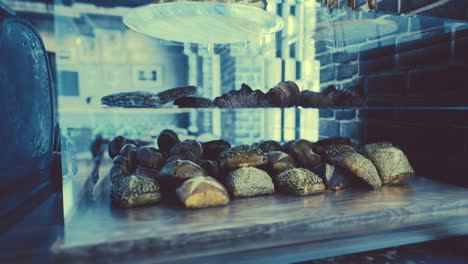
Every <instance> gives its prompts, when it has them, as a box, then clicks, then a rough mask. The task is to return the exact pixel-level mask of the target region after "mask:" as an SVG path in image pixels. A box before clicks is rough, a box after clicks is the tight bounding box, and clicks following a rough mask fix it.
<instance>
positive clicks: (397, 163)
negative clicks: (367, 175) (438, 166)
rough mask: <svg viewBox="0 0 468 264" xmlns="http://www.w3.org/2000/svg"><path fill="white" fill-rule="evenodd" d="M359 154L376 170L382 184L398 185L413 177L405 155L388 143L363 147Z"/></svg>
mask: <svg viewBox="0 0 468 264" xmlns="http://www.w3.org/2000/svg"><path fill="white" fill-rule="evenodd" d="M361 152H362V154H363V155H364V156H365V157H366V158H368V159H370V160H371V161H372V163H373V164H374V165H375V167H376V168H377V171H378V172H379V176H380V179H381V180H382V184H387V183H399V182H402V181H404V180H407V179H409V178H411V177H413V176H414V175H415V172H414V170H413V168H412V167H411V164H410V163H409V161H408V158H407V157H406V155H405V153H404V152H403V151H402V150H401V149H399V148H398V147H396V146H394V145H393V144H392V143H390V142H379V143H372V144H367V145H364V146H363V147H362V150H361Z"/></svg>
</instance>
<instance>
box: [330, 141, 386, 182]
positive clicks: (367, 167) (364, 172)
mask: <svg viewBox="0 0 468 264" xmlns="http://www.w3.org/2000/svg"><path fill="white" fill-rule="evenodd" d="M325 155H326V156H327V159H328V160H329V162H330V163H331V164H332V165H335V166H338V167H341V168H343V169H345V170H347V171H349V172H351V173H352V174H353V175H355V176H356V177H357V178H359V179H361V180H362V181H363V182H364V183H366V184H367V185H368V186H370V187H371V188H372V189H374V190H375V189H378V188H380V186H382V181H381V179H380V177H379V174H378V172H377V169H376V168H375V166H374V164H373V163H372V161H370V160H369V159H367V158H366V157H364V156H363V155H361V154H359V153H357V152H355V151H354V149H353V148H352V147H351V146H348V145H330V146H328V147H327V149H326V150H325Z"/></svg>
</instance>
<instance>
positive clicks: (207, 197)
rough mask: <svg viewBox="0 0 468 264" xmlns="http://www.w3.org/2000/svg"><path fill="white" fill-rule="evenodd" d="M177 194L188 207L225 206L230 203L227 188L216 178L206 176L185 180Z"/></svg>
mask: <svg viewBox="0 0 468 264" xmlns="http://www.w3.org/2000/svg"><path fill="white" fill-rule="evenodd" d="M177 196H178V198H179V200H180V201H181V202H182V204H184V206H185V207H187V208H206V207H214V206H223V205H227V204H228V203H229V195H228V193H227V190H226V188H224V186H223V185H221V183H219V182H218V181H216V180H215V179H213V178H211V177H204V176H198V177H195V178H192V179H190V180H187V181H185V182H184V183H183V184H182V185H181V186H180V187H179V188H177Z"/></svg>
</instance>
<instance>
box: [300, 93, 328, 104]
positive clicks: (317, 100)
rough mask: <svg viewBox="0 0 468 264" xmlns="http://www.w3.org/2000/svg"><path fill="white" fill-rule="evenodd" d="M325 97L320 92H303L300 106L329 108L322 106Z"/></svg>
mask: <svg viewBox="0 0 468 264" xmlns="http://www.w3.org/2000/svg"><path fill="white" fill-rule="evenodd" d="M325 97H326V96H325V95H324V94H322V93H318V92H313V91H307V90H304V91H302V92H301V99H300V106H302V107H327V106H326V105H322V103H323V102H324V99H325Z"/></svg>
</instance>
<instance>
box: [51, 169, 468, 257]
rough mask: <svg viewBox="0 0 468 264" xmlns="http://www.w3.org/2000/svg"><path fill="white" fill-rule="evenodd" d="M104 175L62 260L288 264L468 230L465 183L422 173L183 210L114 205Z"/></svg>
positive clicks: (72, 228)
mask: <svg viewBox="0 0 468 264" xmlns="http://www.w3.org/2000/svg"><path fill="white" fill-rule="evenodd" d="M108 187H109V184H108V182H107V180H104V181H103V182H102V183H101V184H100V187H99V189H100V190H102V193H101V195H100V197H99V199H98V200H96V201H95V202H94V203H93V204H92V205H91V207H89V208H88V209H87V210H85V211H83V212H77V214H76V216H75V217H74V218H73V219H72V221H71V222H70V223H69V224H68V225H67V226H66V227H65V238H64V240H63V241H57V242H56V243H55V245H54V246H53V247H52V252H53V254H54V256H55V259H56V260H57V261H59V262H66V263H70V262H83V261H99V262H111V263H116V262H118V261H121V262H122V263H126V262H127V261H130V259H131V263H140V261H141V263H148V260H149V259H151V263H163V262H171V263H172V262H180V263H191V261H193V262H196V263H220V262H221V261H222V262H223V263H265V262H266V261H269V262H271V263H278V262H281V263H286V262H295V261H304V260H310V259H316V258H323V257H328V256H333V255H342V254H348V253H354V252H358V251H365V250H372V249H376V248H383V247H391V246H397V245H402V244H408V243H415V242H421V241H427V240H432V239H438V238H442V237H445V236H453V235H462V234H467V233H468V189H465V188H461V187H455V186H451V185H448V184H444V183H440V182H435V181H432V180H428V179H426V178H423V177H415V178H413V179H411V180H410V181H408V182H406V183H405V184H401V185H395V186H385V187H382V188H381V189H380V190H378V191H367V190H342V191H340V192H327V193H323V194H319V195H312V196H306V197H292V196H285V195H280V194H275V195H272V196H263V197H256V198H248V199H239V200H234V201H232V202H231V204H230V205H229V206H226V207H219V208H209V209H199V210H186V209H183V208H181V207H177V206H169V205H163V204H161V205H156V206H152V207H144V208H136V209H132V210H118V209H112V208H111V207H110V204H109V199H108Z"/></svg>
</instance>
